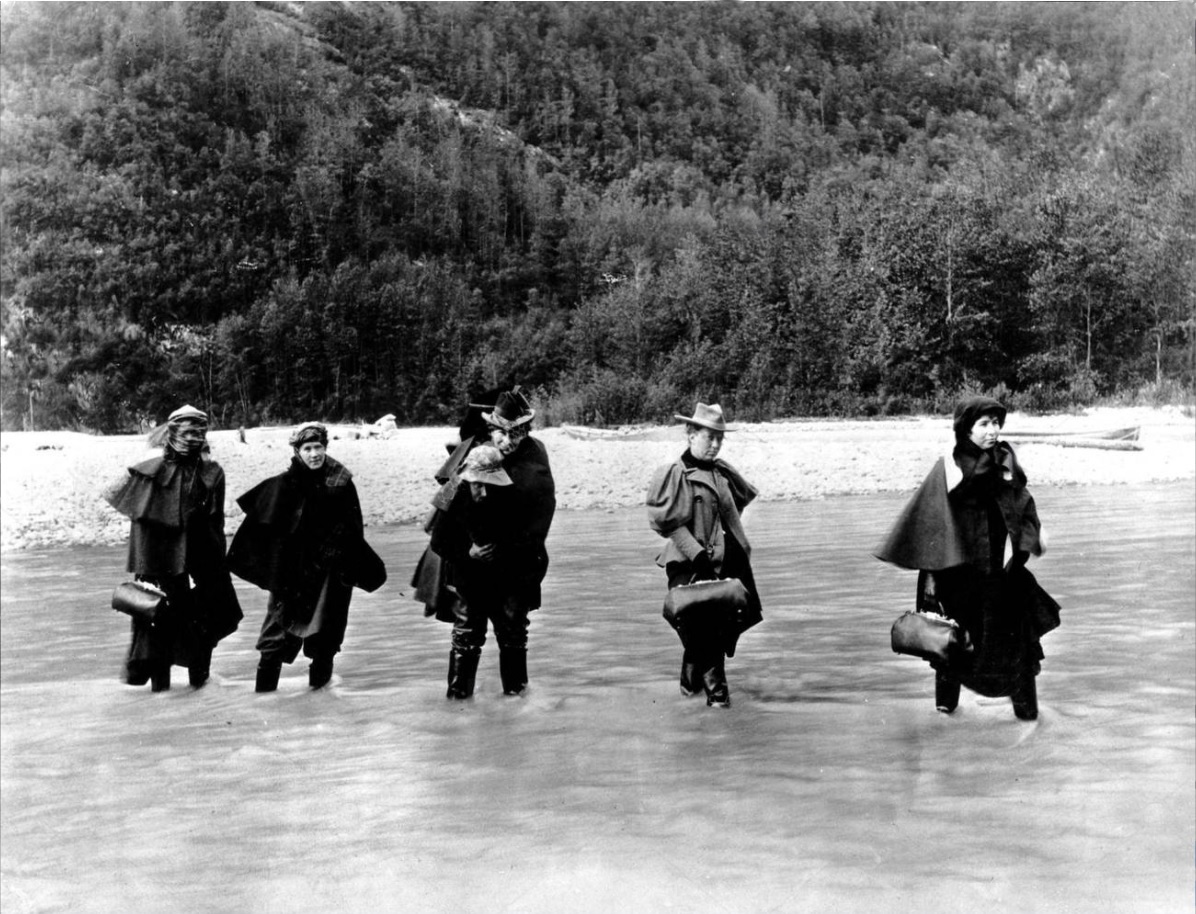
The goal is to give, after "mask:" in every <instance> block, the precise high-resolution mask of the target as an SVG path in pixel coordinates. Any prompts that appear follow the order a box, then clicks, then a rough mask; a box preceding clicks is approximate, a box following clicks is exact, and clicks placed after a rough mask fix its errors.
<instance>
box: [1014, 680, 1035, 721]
mask: <svg viewBox="0 0 1196 914" xmlns="http://www.w3.org/2000/svg"><path fill="white" fill-rule="evenodd" d="M1009 698H1010V700H1011V701H1012V702H1013V713H1014V716H1016V717H1017V719H1018V720H1038V683H1037V681H1036V680H1035V678H1034V674H1033V673H1024V674H1022V677H1021V680H1020V681H1019V682H1018V684H1017V685H1016V686H1014V689H1013V694H1012V695H1010V696H1009Z"/></svg>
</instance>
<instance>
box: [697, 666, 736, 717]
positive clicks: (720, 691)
mask: <svg viewBox="0 0 1196 914" xmlns="http://www.w3.org/2000/svg"><path fill="white" fill-rule="evenodd" d="M702 685H703V686H704V687H705V689H706V707H708V708H729V707H731V689H730V688H729V687H728V686H727V670H726V667H725V665H724V661H723V659H722V658H721V657H720V658H719V659H718V661H717V662H716V663H715V664H714V665H713V666H710V667H707V668H706V670H705V671H704V672H703V673H702Z"/></svg>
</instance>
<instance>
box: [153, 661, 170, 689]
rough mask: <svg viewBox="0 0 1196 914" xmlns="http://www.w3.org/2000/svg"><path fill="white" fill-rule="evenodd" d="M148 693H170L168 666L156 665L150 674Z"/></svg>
mask: <svg viewBox="0 0 1196 914" xmlns="http://www.w3.org/2000/svg"><path fill="white" fill-rule="evenodd" d="M150 691H151V692H169V691H170V664H169V663H162V664H158V665H157V666H155V667H154V668H153V670H152V671H151V672H150Z"/></svg>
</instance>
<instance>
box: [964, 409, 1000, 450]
mask: <svg viewBox="0 0 1196 914" xmlns="http://www.w3.org/2000/svg"><path fill="white" fill-rule="evenodd" d="M968 437H969V438H971V439H972V444H974V445H976V447H978V448H980V449H981V450H983V451H987V450H988V449H989V448H990V447H992V446H993V445H994V444H996V443H997V441H999V440H1000V438H1001V420H1000V419H998V418H997V417H996V416H994V415H992V414H991V413H990V414H988V415H984V416H981V417H980V418H979V419H977V420H976V422H975V423H974V424H973V425H972V431H971V432H969V433H968Z"/></svg>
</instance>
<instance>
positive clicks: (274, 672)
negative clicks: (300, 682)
mask: <svg viewBox="0 0 1196 914" xmlns="http://www.w3.org/2000/svg"><path fill="white" fill-rule="evenodd" d="M281 674H282V664H279V663H267V662H266V661H265V660H263V661H262V662H261V663H259V664H258V665H257V683H256V684H255V685H254V687H253V691H255V692H273V691H274V690H275V689H277V688H278V677H279V676H280V675H281Z"/></svg>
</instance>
